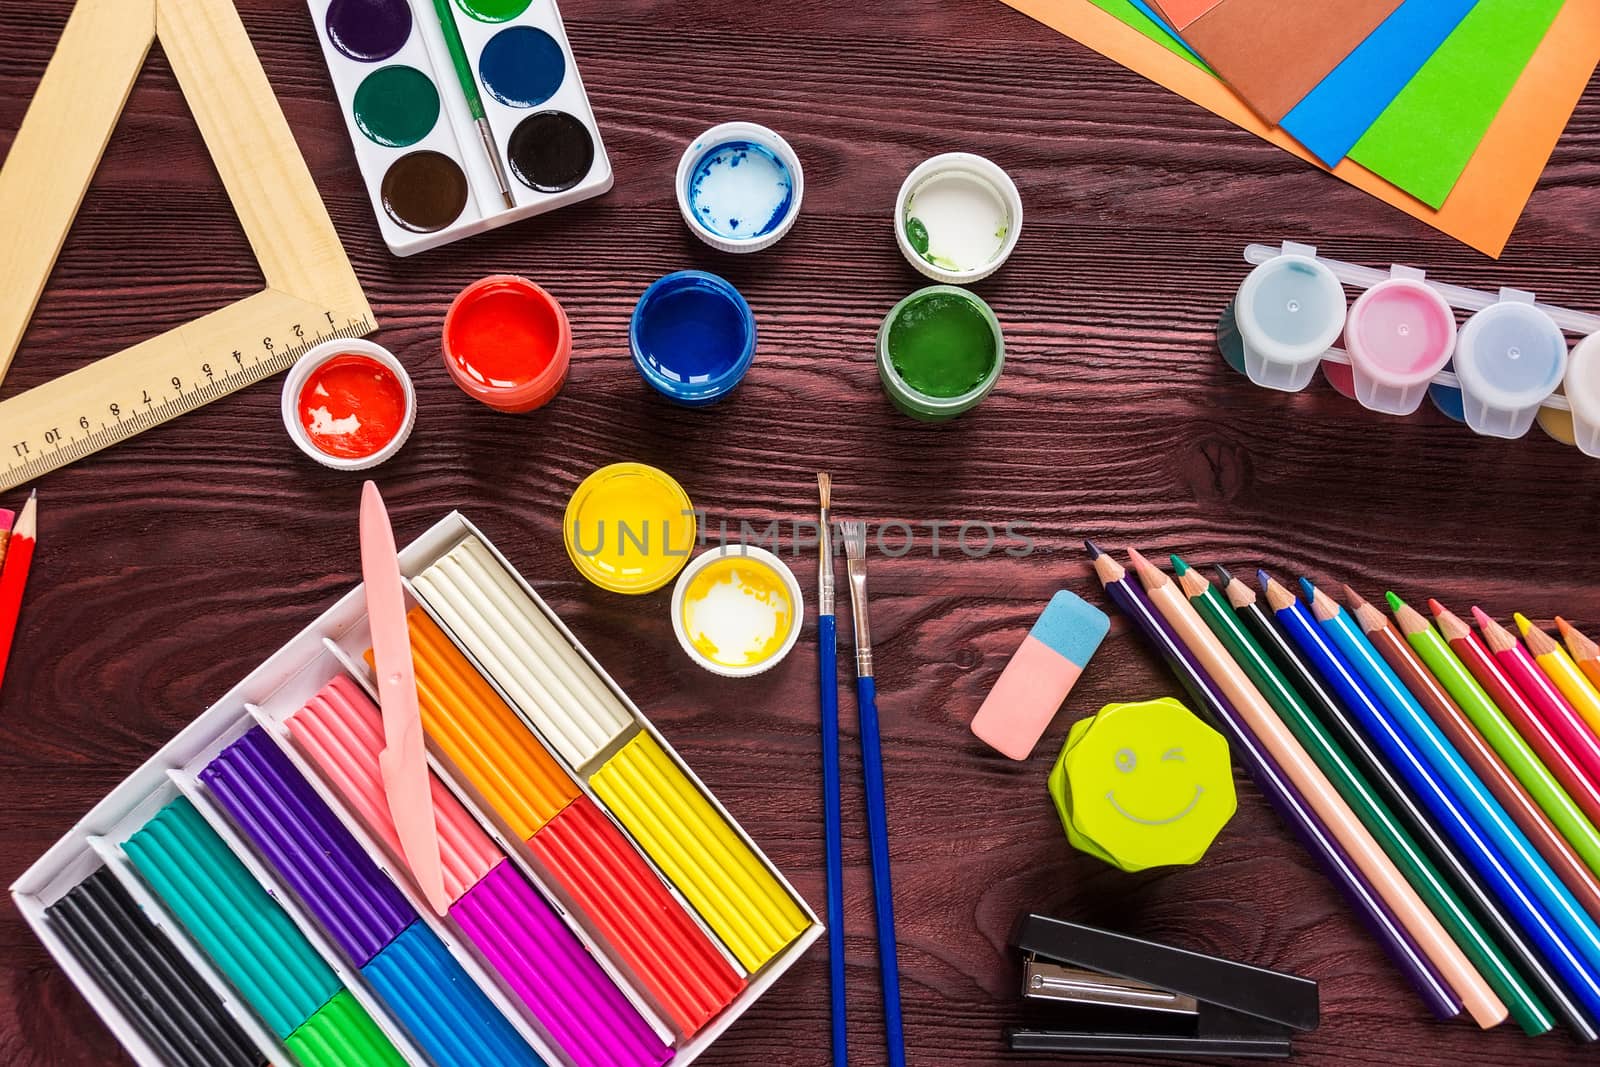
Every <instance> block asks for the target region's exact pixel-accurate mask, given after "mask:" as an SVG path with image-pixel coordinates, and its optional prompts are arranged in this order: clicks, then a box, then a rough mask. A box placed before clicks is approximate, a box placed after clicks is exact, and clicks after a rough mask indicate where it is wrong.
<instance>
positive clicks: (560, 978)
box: [450, 860, 673, 1067]
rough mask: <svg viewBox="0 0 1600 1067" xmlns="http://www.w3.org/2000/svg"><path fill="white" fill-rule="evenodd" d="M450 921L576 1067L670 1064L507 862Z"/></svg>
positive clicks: (466, 899) (658, 1041)
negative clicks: (459, 926)
mask: <svg viewBox="0 0 1600 1067" xmlns="http://www.w3.org/2000/svg"><path fill="white" fill-rule="evenodd" d="M450 915H451V917H452V918H453V919H455V921H456V922H458V923H460V924H461V928H462V930H464V931H466V934H467V936H468V937H469V938H471V939H472V943H473V944H474V945H476V946H477V948H478V950H479V951H480V952H482V953H483V955H484V957H485V958H487V959H488V961H489V963H490V964H491V965H492V966H493V967H494V969H495V970H496V971H498V972H499V973H500V977H501V978H503V979H504V980H505V982H506V984H507V985H509V986H510V987H511V989H512V990H513V991H514V992H515V993H516V994H517V996H519V997H520V998H521V999H522V1001H523V1003H525V1004H526V1005H527V1006H528V1009H529V1011H531V1012H532V1013H533V1015H534V1017H535V1018H537V1019H538V1020H539V1022H540V1023H542V1024H543V1026H544V1028H545V1031H546V1032H547V1033H549V1035H550V1037H551V1039H552V1040H554V1041H555V1043H556V1044H558V1045H560V1046H561V1049H562V1051H563V1052H565V1053H566V1054H567V1057H568V1058H569V1059H571V1060H572V1062H573V1063H574V1064H576V1065H577V1067H659V1065H660V1064H664V1063H666V1062H667V1061H668V1060H670V1059H672V1055H673V1052H672V1049H670V1048H668V1047H667V1046H666V1045H665V1044H663V1043H662V1041H661V1039H660V1038H659V1037H657V1036H656V1033H655V1031H654V1030H652V1029H651V1028H650V1024H649V1023H647V1022H645V1021H644V1018H643V1017H642V1016H641V1015H640V1014H639V1013H638V1012H637V1011H636V1010H634V1007H633V1005H632V1004H629V1003H628V1001H627V998H625V997H624V996H623V995H622V992H621V991H620V990H618V989H617V987H616V985H615V983H613V982H612V981H611V979H610V978H609V977H608V976H607V975H606V973H605V972H604V971H602V970H601V969H600V965H599V964H597V963H596V962H595V961H594V959H593V958H592V957H591V956H590V955H589V953H588V950H587V949H585V948H584V947H583V944H582V943H581V942H579V941H578V939H577V938H576V937H574V936H573V934H572V932H571V931H570V930H568V929H567V928H566V926H565V925H563V924H562V922H561V919H560V917H559V916H557V915H556V913H555V911H554V910H553V909H552V908H551V907H550V905H549V904H547V903H545V901H544V898H543V897H541V896H540V895H539V891H538V890H537V889H535V888H534V887H533V886H532V885H531V884H529V882H528V881H527V879H525V878H523V876H522V874H521V872H519V871H518V870H517V869H516V868H515V867H513V866H512V865H511V861H509V860H507V861H505V862H504V863H501V864H500V865H499V866H498V867H496V868H495V869H494V870H492V871H490V872H489V873H488V874H487V875H485V876H484V877H483V879H482V881H480V882H479V883H478V884H477V885H475V886H473V887H472V888H471V889H470V890H468V891H467V894H466V896H464V897H462V898H461V899H460V900H458V901H457V902H456V904H455V906H454V907H452V908H451V909H450Z"/></svg>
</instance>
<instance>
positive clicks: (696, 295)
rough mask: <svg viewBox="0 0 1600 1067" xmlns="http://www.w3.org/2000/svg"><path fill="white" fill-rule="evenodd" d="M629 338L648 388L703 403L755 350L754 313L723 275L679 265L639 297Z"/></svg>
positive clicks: (729, 385)
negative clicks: (682, 268) (687, 268)
mask: <svg viewBox="0 0 1600 1067" xmlns="http://www.w3.org/2000/svg"><path fill="white" fill-rule="evenodd" d="M628 343H629V346H630V347H631V348H632V350H633V365H634V366H635V367H637V368H638V369H639V375H640V377H642V378H644V380H645V382H646V383H648V384H649V386H650V387H651V388H652V389H654V390H655V391H656V392H658V393H660V394H661V395H662V396H664V397H666V398H667V399H668V400H671V401H672V402H673V403H676V404H682V405H684V406H685V407H701V406H703V405H706V404H710V403H714V402H715V401H717V400H720V399H722V398H723V397H724V396H726V395H727V394H729V393H731V392H732V391H733V389H734V387H735V386H737V385H738V384H739V382H740V381H742V380H743V379H744V375H745V371H747V370H749V369H750V361H751V360H752V359H753V358H754V357H755V352H756V318H755V315H754V314H753V313H752V312H751V311H750V305H749V304H748V303H746V302H745V299H744V297H743V296H742V295H740V293H739V290H737V289H735V288H734V287H733V285H732V284H731V283H729V282H728V281H727V280H725V279H723V278H719V277H717V276H716V275H715V274H708V273H706V272H705V271H699V270H680V271H677V272H675V273H673V274H668V275H666V276H665V277H663V278H660V279H657V280H656V281H655V282H654V283H653V284H652V285H651V286H650V287H649V288H648V289H646V290H645V291H644V295H643V296H641V297H639V303H638V304H637V305H636V306H635V307H634V309H633V321H632V322H631V323H630V324H629V326H628Z"/></svg>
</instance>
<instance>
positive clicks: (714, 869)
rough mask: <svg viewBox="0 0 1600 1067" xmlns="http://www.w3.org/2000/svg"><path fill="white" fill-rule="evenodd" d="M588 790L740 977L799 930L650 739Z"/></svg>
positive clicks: (772, 886) (752, 860)
mask: <svg viewBox="0 0 1600 1067" xmlns="http://www.w3.org/2000/svg"><path fill="white" fill-rule="evenodd" d="M589 785H590V787H591V788H592V789H593V790H594V792H595V794H596V795H597V796H598V797H599V798H600V799H601V800H602V801H603V802H604V803H605V805H606V807H608V808H610V809H611V813H612V814H613V815H615V816H616V817H617V819H618V820H619V821H620V822H621V823H622V825H623V826H625V827H627V828H628V831H629V833H631V834H633V836H634V839H635V840H637V841H638V842H639V845H640V846H641V847H642V848H643V849H644V850H645V852H647V853H649V855H650V858H651V859H653V860H654V861H655V862H656V866H658V867H660V868H661V870H662V872H663V873H664V874H665V875H666V876H667V877H668V878H669V879H670V880H671V881H672V882H673V884H675V885H676V886H677V887H678V890H679V891H680V892H681V893H682V894H683V895H684V898H685V899H687V900H688V901H689V903H690V904H691V905H692V906H693V907H694V909H695V910H696V911H698V912H699V913H700V917H701V918H702V919H704V920H705V922H706V924H707V925H708V926H710V927H711V929H712V930H713V931H714V932H715V933H716V935H717V936H718V937H719V938H721V939H722V942H723V944H725V945H727V946H728V949H729V950H730V951H731V952H732V953H733V954H734V956H736V957H737V958H738V960H739V962H740V963H741V964H742V965H743V966H744V967H745V968H746V969H747V970H749V971H752V972H754V971H757V970H759V969H760V968H761V967H762V966H764V965H765V964H766V963H767V962H768V961H769V960H771V959H772V957H773V956H775V955H777V954H778V952H780V951H781V950H782V949H783V947H784V946H785V945H787V944H789V942H791V941H793V940H794V939H795V938H796V937H797V936H798V935H799V934H800V933H801V932H802V931H803V930H805V928H806V926H807V925H808V921H807V919H806V916H805V913H804V912H802V911H801V910H800V908H799V906H798V905H796V904H795V902H794V899H793V898H792V897H790V896H789V894H788V892H786V891H785V890H784V888H783V886H782V885H781V884H779V882H778V880H777V879H776V878H774V877H773V876H772V873H771V872H770V871H768V870H767V867H766V865H765V864H763V863H762V862H761V860H760V859H759V858H757V857H756V854H755V853H754V852H752V851H751V849H750V847H749V846H748V845H746V844H745V843H744V841H743V840H742V839H741V838H740V837H739V835H738V834H737V833H735V832H734V830H733V827H731V826H729V825H728V822H727V820H725V819H724V818H723V817H722V815H721V814H720V813H719V812H718V811H717V809H716V808H714V807H712V806H711V803H710V802H709V801H708V800H706V798H705V797H704V796H703V795H701V793H700V790H699V789H697V788H696V787H695V785H694V783H693V782H691V781H690V780H689V779H688V777H687V776H686V775H685V774H684V773H683V771H682V770H680V769H679V768H678V765H677V764H676V763H675V762H673V760H672V758H671V757H669V756H668V755H667V754H666V753H665V752H664V751H662V749H661V746H660V745H658V744H657V743H656V741H655V738H653V737H652V736H651V735H650V734H648V733H641V734H639V735H638V736H637V737H635V738H634V739H633V740H631V741H629V742H628V743H627V744H626V745H624V746H623V747H622V749H621V750H620V751H619V752H618V753H617V754H616V755H615V756H613V757H612V758H611V759H610V760H608V761H607V762H606V764H605V765H604V766H603V767H601V768H600V769H599V770H598V771H596V772H595V774H594V776H593V777H592V778H590V779H589Z"/></svg>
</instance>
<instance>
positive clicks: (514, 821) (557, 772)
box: [367, 608, 578, 841]
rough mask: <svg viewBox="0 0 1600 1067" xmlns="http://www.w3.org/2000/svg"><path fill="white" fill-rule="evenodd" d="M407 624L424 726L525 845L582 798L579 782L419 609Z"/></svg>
mask: <svg viewBox="0 0 1600 1067" xmlns="http://www.w3.org/2000/svg"><path fill="white" fill-rule="evenodd" d="M406 622H407V624H408V626H409V628H410V630H411V661H412V664H413V666H414V668H415V671H416V675H417V703H418V705H419V707H420V708H421V711H422V728H423V729H424V730H425V731H427V734H428V737H429V738H431V739H432V740H433V742H434V743H435V744H437V745H438V746H439V749H440V751H442V752H443V753H444V754H445V755H446V756H448V757H449V758H450V761H451V762H452V763H454V764H455V765H456V768H457V769H458V770H459V771H460V772H461V775H462V777H464V778H466V779H467V781H469V782H471V783H472V785H473V786H474V787H475V788H476V789H477V791H478V792H479V794H481V795H482V797H483V798H484V800H485V801H486V802H487V803H488V804H489V806H490V807H492V808H493V809H494V810H495V812H496V813H498V814H499V816H500V817H501V818H502V819H504V820H505V822H506V826H507V827H508V828H509V829H510V830H511V832H512V833H513V834H515V835H516V836H517V838H518V839H519V840H522V841H526V840H527V839H528V838H530V837H532V836H533V835H534V834H536V833H538V832H539V830H540V829H541V828H543V827H544V825H545V824H546V823H548V822H549V821H550V820H551V819H553V818H555V817H556V815H558V814H559V813H560V812H561V809H563V808H565V807H566V806H567V805H568V804H570V803H572V801H573V800H574V799H576V798H577V796H578V784H577V783H576V782H574V781H573V780H572V779H571V778H570V777H568V775H567V773H566V772H565V771H563V770H562V769H561V767H560V765H559V764H557V763H556V761H555V757H553V756H551V755H550V753H549V752H547V751H546V750H545V747H544V746H543V745H541V744H540V743H539V739H538V738H537V737H535V736H534V735H533V733H532V732H531V731H530V730H529V729H528V728H527V727H526V726H524V725H523V723H522V720H521V719H519V718H517V713H516V712H514V711H512V710H511V708H510V707H508V706H507V705H506V702H505V701H503V700H501V699H500V696H499V694H497V693H496V692H495V691H494V689H493V688H492V687H490V685H489V683H488V682H486V681H485V680H484V678H483V676H482V675H481V674H479V673H478V671H477V669H476V668H474V667H473V666H472V664H471V663H470V662H469V661H468V660H467V657H466V656H465V655H463V654H462V652H461V650H460V649H458V648H457V647H456V646H455V645H454V644H453V643H452V642H451V640H450V638H448V637H446V636H445V634H444V631H443V630H441V629H439V627H438V625H437V624H435V623H434V621H433V620H432V619H430V618H428V616H427V614H426V613H425V612H424V611H423V610H422V609H421V608H413V609H411V611H410V613H408V614H407V616H406ZM367 662H368V663H371V662H372V652H371V650H368V652H367Z"/></svg>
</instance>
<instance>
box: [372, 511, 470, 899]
mask: <svg viewBox="0 0 1600 1067" xmlns="http://www.w3.org/2000/svg"><path fill="white" fill-rule="evenodd" d="M361 579H362V581H364V582H365V583H366V591H367V622H368V624H369V625H370V626H371V627H372V658H373V661H374V662H375V664H376V673H377V676H378V705H379V707H381V708H382V709H383V739H384V749H383V751H382V752H380V753H379V754H378V769H379V770H380V771H381V772H382V774H383V791H384V794H385V795H386V796H387V797H388V800H389V814H391V815H392V816H394V826H395V831H396V832H397V833H398V834H399V836H400V848H401V851H402V852H404V853H405V859H406V863H407V865H409V866H410V868H411V877H412V879H413V880H415V882H416V883H417V888H418V889H420V890H422V895H423V896H424V897H426V898H427V900H428V906H429V907H431V908H433V910H434V913H435V914H437V915H444V914H445V913H446V912H447V911H448V910H449V908H450V897H449V896H448V895H447V894H446V893H445V891H444V871H443V867H442V866H441V864H440V860H439V838H438V836H437V834H436V833H435V830H434V812H433V796H432V794H431V793H430V791H429V787H428V761H427V757H426V756H425V755H424V753H423V749H422V715H421V712H420V711H419V710H418V708H417V679H416V676H415V675H414V674H413V673H412V669H411V637H410V634H409V632H408V631H407V629H406V594H405V588H404V587H403V586H402V585H401V583H400V559H399V556H398V555H397V554H396V552H395V547H394V529H393V528H392V527H391V526H390V525H389V513H388V512H387V511H385V510H384V507H383V497H382V496H380V495H379V494H378V487H377V485H376V484H375V483H373V482H368V483H367V484H366V485H365V486H363V487H362V489H361Z"/></svg>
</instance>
